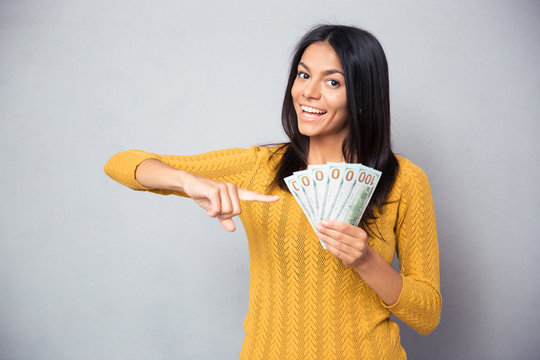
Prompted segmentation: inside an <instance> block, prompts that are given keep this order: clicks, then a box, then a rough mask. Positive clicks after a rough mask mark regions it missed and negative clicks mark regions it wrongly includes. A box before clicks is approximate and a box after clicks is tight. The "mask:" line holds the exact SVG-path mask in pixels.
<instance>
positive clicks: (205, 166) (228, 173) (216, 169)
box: [104, 146, 259, 197]
mask: <svg viewBox="0 0 540 360" xmlns="http://www.w3.org/2000/svg"><path fill="white" fill-rule="evenodd" d="M258 154H259V147H257V146H251V147H250V148H249V149H243V148H234V149H224V150H215V151H210V152H206V153H202V154H197V155H158V154H154V153H151V152H146V151H143V150H136V149H134V150H126V151H122V152H119V153H116V154H114V155H113V156H112V157H111V158H110V159H109V161H107V163H106V164H105V168H104V171H105V174H107V175H108V176H109V177H110V178H111V179H113V180H115V181H117V182H118V183H120V184H122V185H124V186H127V187H129V188H131V189H133V190H138V191H149V192H153V193H156V194H161V195H170V194H174V195H178V196H183V197H188V195H187V194H185V193H183V192H181V191H174V190H165V189H151V188H148V187H145V186H143V185H141V184H140V183H139V182H138V181H137V180H136V179H135V170H136V169H137V166H138V165H139V164H140V163H141V162H143V161H144V160H146V159H158V160H161V161H162V162H164V163H165V164H168V165H170V166H172V167H174V168H176V169H179V170H185V171H188V172H190V173H193V174H196V175H199V176H204V177H207V178H210V179H214V180H219V181H225V182H230V183H233V184H235V185H236V186H238V187H241V188H245V187H246V185H247V183H248V181H249V179H250V178H251V177H252V176H253V172H254V171H255V169H256V162H257V157H258Z"/></svg>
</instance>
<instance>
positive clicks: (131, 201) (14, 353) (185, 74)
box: [0, 0, 540, 360]
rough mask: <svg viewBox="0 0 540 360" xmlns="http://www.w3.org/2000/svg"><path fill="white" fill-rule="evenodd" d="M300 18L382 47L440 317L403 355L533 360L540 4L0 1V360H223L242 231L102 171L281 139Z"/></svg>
mask: <svg viewBox="0 0 540 360" xmlns="http://www.w3.org/2000/svg"><path fill="white" fill-rule="evenodd" d="M318 22H333V23H344V24H353V25H357V26H360V27H364V28H366V29H368V30H370V31H371V32H373V33H374V34H375V36H377V37H378V39H379V40H380V41H381V43H382V44H383V46H384V48H385V50H386V53H387V56H388V61H389V66H390V77H391V93H392V116H393V118H392V119H393V139H394V143H395V150H396V152H397V153H399V154H402V155H404V156H406V157H408V158H410V159H411V160H412V161H414V162H415V163H417V164H418V165H420V166H421V167H422V168H423V169H424V170H425V172H426V173H427V175H428V176H429V178H430V181H431V186H432V189H433V194H434V199H435V206H436V213H437V227H438V233H439V241H440V243H439V247H440V266H441V286H442V294H443V300H444V306H443V311H442V320H441V323H440V325H439V327H438V328H437V329H436V330H435V331H434V332H433V333H432V334H430V335H428V336H421V335H418V334H416V333H414V331H413V330H411V329H410V328H408V327H407V326H406V325H405V324H403V323H401V322H399V323H400V327H401V334H402V343H403V345H404V347H405V348H406V350H407V352H408V355H409V358H411V359H533V358H538V352H539V351H540V345H539V343H538V341H537V340H538V333H540V325H539V320H540V317H539V315H538V309H537V305H536V304H537V303H538V299H539V298H540V277H539V275H538V271H537V268H538V266H537V265H535V261H537V259H538V257H539V255H540V254H539V249H540V245H538V244H539V241H538V234H539V233H540V226H539V224H540V221H538V216H539V215H540V211H539V210H540V196H539V195H540V194H539V191H538V185H537V184H536V182H537V179H538V178H539V176H540V171H539V165H538V164H539V159H538V157H539V156H538V154H539V153H540V147H539V145H538V142H537V141H536V138H537V137H538V136H539V135H540V131H539V130H540V126H539V124H538V117H539V115H540V113H539V110H538V106H539V104H538V103H539V100H540V85H539V84H540V72H539V70H538V65H539V64H540V41H539V40H540V35H539V34H540V25H539V24H540V4H539V2H538V1H523V0H518V1H452V2H449V1H448V2H434V1H414V2H412V1H408V2H404V1H384V2H375V1H373V2H368V1H358V0H356V1H343V2H340V3H339V4H338V3H332V2H330V1H326V2H323V1H307V0H306V1H296V2H291V1H278V2H276V1H272V2H267V3H263V4H257V5H255V4H254V3H253V2H251V1H242V2H235V3H231V2H225V1H221V2H218V1H214V2H212V3H209V4H207V5H202V4H197V5H195V2H185V1H172V0H168V1H154V2H150V1H132V0H130V1H127V0H108V1H102V0H100V1H95V0H94V1H82V0H70V1H67V0H57V1H36V0H17V1H14V0H2V1H1V2H0V119H1V123H0V124H1V132H0V146H1V150H2V167H1V169H2V175H1V176H0V182H1V186H2V190H3V195H2V202H1V213H0V215H1V217H0V218H1V230H0V231H1V232H0V234H1V240H0V358H1V359H32V360H40V359H54V360H58V359H70V360H71V359H173V358H175V359H233V358H237V357H238V353H239V351H240V347H241V343H242V339H243V336H244V331H243V328H242V322H243V320H244V317H245V316H246V314H247V306H248V290H249V288H248V286H249V272H248V263H249V258H248V250H247V241H246V238H245V233H244V232H243V229H242V228H240V229H239V230H238V231H237V232H235V233H233V234H229V233H227V232H225V231H224V230H222V229H221V227H220V225H219V223H218V222H216V221H215V220H212V219H209V218H207V217H206V215H205V213H204V211H203V210H202V209H200V208H198V207H197V206H196V205H195V204H194V203H192V202H191V201H190V200H189V199H183V198H179V197H175V196H160V195H156V194H150V193H142V192H135V191H132V190H130V189H128V188H125V187H122V186H120V185H119V184H117V183H115V182H113V181H112V180H111V179H109V178H108V177H107V176H106V175H105V174H104V172H103V166H104V164H105V162H106V161H107V160H108V159H109V158H110V156H112V155H113V154H114V153H116V152H119V151H123V150H127V149H142V150H147V151H151V152H156V153H162V154H194V153H199V152H203V151H209V150H214V149H221V148H228V147H248V146H249V145H252V144H261V143H265V142H273V141H281V140H284V139H285V137H284V135H283V133H282V130H281V127H280V120H279V119H280V111H281V101H282V97H283V92H284V88H285V78H286V75H287V67H288V64H289V59H290V54H291V51H292V49H293V46H294V44H295V42H296V41H297V40H298V39H299V37H300V36H301V35H302V34H303V33H304V32H305V31H306V30H307V29H308V28H309V27H311V26H312V25H313V24H315V23H318ZM237 223H238V224H239V221H237Z"/></svg>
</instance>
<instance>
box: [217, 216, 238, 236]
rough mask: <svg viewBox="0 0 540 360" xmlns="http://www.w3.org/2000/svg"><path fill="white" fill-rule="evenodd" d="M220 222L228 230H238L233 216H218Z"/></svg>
mask: <svg viewBox="0 0 540 360" xmlns="http://www.w3.org/2000/svg"><path fill="white" fill-rule="evenodd" d="M218 220H219V222H220V223H221V226H223V228H224V229H225V230H227V231H228V232H233V231H234V230H236V226H235V225H234V221H233V219H231V218H226V219H225V218H222V217H218Z"/></svg>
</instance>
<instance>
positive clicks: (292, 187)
mask: <svg viewBox="0 0 540 360" xmlns="http://www.w3.org/2000/svg"><path fill="white" fill-rule="evenodd" d="M284 180H285V184H287V187H288V188H289V191H290V192H291V194H292V196H293V197H294V199H295V200H296V202H297V203H298V205H300V208H301V209H302V211H303V212H304V214H305V215H306V218H307V219H308V222H309V224H310V225H311V227H312V228H313V231H315V233H318V231H317V229H316V228H315V224H317V223H318V221H316V220H315V218H314V217H313V215H312V211H313V209H312V208H311V206H310V204H309V203H308V199H307V197H306V195H305V193H304V191H303V190H302V187H301V186H300V181H299V180H298V178H297V176H296V175H295V174H293V175H291V176H288V177H286V178H284ZM319 241H320V243H321V245H322V247H323V248H324V249H325V250H326V244H325V243H324V241H322V240H320V239H319Z"/></svg>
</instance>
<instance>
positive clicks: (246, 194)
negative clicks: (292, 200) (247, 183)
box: [238, 188, 279, 202]
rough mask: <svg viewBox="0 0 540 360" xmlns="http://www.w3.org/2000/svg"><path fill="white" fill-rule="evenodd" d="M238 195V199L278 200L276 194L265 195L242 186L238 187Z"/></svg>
mask: <svg viewBox="0 0 540 360" xmlns="http://www.w3.org/2000/svg"><path fill="white" fill-rule="evenodd" d="M238 195H239V197H240V200H248V201H262V202H275V201H278V200H279V196H277V195H265V194H261V193H258V192H255V191H250V190H246V189H242V188H238Z"/></svg>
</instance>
